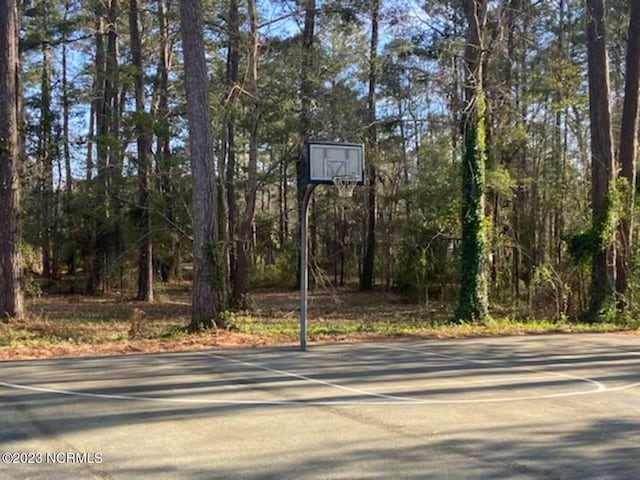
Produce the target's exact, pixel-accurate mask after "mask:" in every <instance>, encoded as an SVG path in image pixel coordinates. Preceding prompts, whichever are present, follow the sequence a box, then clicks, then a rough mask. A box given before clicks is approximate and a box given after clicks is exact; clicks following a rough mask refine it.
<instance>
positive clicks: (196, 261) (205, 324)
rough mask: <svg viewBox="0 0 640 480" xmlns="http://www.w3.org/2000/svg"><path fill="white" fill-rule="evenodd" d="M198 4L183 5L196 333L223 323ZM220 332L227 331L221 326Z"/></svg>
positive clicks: (183, 1) (185, 1) (185, 0)
mask: <svg viewBox="0 0 640 480" xmlns="http://www.w3.org/2000/svg"><path fill="white" fill-rule="evenodd" d="M202 18H203V15H202V4H201V2H200V0H180V24H181V30H182V43H183V51H184V69H185V90H186V94H187V120H188V123H189V147H190V153H191V176H192V182H193V296H192V308H191V324H190V328H191V329H192V330H199V329H202V328H211V327H213V326H214V325H215V324H216V322H220V317H219V313H220V310H221V309H222V308H223V305H224V299H225V292H224V285H225V279H224V271H223V263H224V260H223V255H224V252H220V251H219V250H220V247H219V244H218V212H217V208H218V205H217V201H218V195H217V188H218V185H217V178H216V177H217V169H216V165H215V158H214V152H213V134H212V132H211V114H210V112H209V89H208V87H209V82H208V76H207V65H206V61H205V54H204V38H203V25H202ZM217 325H218V326H223V325H221V324H220V323H217Z"/></svg>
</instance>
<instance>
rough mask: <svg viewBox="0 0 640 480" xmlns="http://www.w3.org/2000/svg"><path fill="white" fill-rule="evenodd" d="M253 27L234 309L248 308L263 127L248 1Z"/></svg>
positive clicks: (255, 19) (255, 21)
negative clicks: (246, 141) (259, 147)
mask: <svg viewBox="0 0 640 480" xmlns="http://www.w3.org/2000/svg"><path fill="white" fill-rule="evenodd" d="M247 6H248V10H249V23H250V30H251V35H250V38H251V40H250V46H249V59H248V60H249V65H248V84H249V85H248V87H249V88H248V91H247V95H248V96H249V101H250V103H251V104H252V106H251V108H250V119H249V123H250V126H249V164H248V165H247V186H246V189H245V207H244V211H243V212H242V217H241V218H240V225H239V227H238V232H237V240H236V242H235V243H236V249H235V272H234V275H233V282H232V288H233V290H232V293H231V305H233V306H234V307H242V308H245V307H246V299H245V297H246V294H247V280H248V278H247V275H248V273H249V260H250V258H249V248H250V245H251V232H252V226H253V219H254V216H255V206H256V191H257V188H258V178H257V177H258V140H259V138H258V127H259V124H260V115H261V108H262V107H261V104H260V92H259V89H258V57H259V53H260V52H259V50H260V38H259V36H258V14H257V11H256V3H255V0H248V2H247Z"/></svg>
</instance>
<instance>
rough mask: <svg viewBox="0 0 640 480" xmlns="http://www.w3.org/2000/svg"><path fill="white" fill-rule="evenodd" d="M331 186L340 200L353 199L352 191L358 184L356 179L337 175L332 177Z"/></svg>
mask: <svg viewBox="0 0 640 480" xmlns="http://www.w3.org/2000/svg"><path fill="white" fill-rule="evenodd" d="M331 180H333V184H334V185H335V186H336V188H337V189H338V197H340V198H344V199H347V198H351V197H353V191H354V189H355V188H356V185H357V184H358V178H357V177H352V176H350V175H338V176H335V177H333V178H332V179H331Z"/></svg>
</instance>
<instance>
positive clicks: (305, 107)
mask: <svg viewBox="0 0 640 480" xmlns="http://www.w3.org/2000/svg"><path fill="white" fill-rule="evenodd" d="M315 25H316V0H306V2H305V7H304V30H303V32H302V59H301V62H300V77H299V78H300V91H299V95H300V116H299V122H298V151H297V158H296V186H297V188H296V193H297V201H298V235H297V238H298V239H299V238H301V235H300V225H301V224H302V200H303V198H304V193H305V191H306V188H307V186H306V176H305V172H306V168H307V158H306V155H307V151H306V143H307V142H308V141H309V135H310V131H311V106H312V100H313V98H312V97H313V83H312V80H311V74H312V66H313V62H314V55H313V39H314V31H315ZM299 258H300V252H299V253H298V259H299ZM298 265H300V261H298ZM301 273H302V272H300V268H298V270H297V278H296V285H300V276H301Z"/></svg>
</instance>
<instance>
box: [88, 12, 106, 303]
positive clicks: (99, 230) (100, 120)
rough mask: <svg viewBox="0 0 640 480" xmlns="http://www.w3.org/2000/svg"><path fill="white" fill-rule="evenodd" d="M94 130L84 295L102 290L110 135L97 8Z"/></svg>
mask: <svg viewBox="0 0 640 480" xmlns="http://www.w3.org/2000/svg"><path fill="white" fill-rule="evenodd" d="M95 41H96V54H95V91H94V104H95V131H96V133H97V139H96V162H95V166H96V168H97V173H96V178H95V184H96V194H95V209H96V219H95V224H94V226H93V228H92V230H91V234H92V239H91V240H92V241H91V243H92V245H91V247H90V251H91V258H90V259H89V265H86V266H87V267H89V268H88V269H87V270H88V278H87V288H86V289H87V293H97V292H98V291H100V290H101V289H102V287H103V276H104V271H105V268H106V267H105V264H106V245H105V243H106V241H105V236H106V233H105V231H104V230H105V228H106V227H105V224H106V219H107V169H108V155H109V149H108V142H107V137H108V134H109V123H108V110H107V105H106V103H107V102H106V99H105V76H106V72H105V47H104V18H103V12H102V9H101V8H97V11H96V17H95ZM90 167H91V166H90V165H89V164H87V177H88V178H89V175H90V171H91V170H90Z"/></svg>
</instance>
